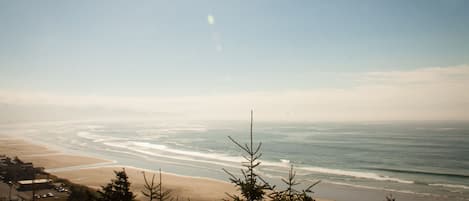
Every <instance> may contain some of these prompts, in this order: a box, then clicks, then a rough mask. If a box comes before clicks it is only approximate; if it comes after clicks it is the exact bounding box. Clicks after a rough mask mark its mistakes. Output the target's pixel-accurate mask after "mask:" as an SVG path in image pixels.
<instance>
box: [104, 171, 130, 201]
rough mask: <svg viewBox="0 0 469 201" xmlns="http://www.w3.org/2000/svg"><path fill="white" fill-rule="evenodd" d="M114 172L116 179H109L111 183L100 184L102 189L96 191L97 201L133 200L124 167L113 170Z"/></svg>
mask: <svg viewBox="0 0 469 201" xmlns="http://www.w3.org/2000/svg"><path fill="white" fill-rule="evenodd" d="M114 173H115V174H116V179H113V180H111V183H109V184H107V185H106V186H102V190H100V191H98V194H99V195H100V197H99V198H98V201H135V195H134V194H133V193H132V192H131V191H130V182H129V180H128V179H129V178H128V177H127V174H126V173H125V169H122V171H114Z"/></svg>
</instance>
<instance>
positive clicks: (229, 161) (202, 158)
mask: <svg viewBox="0 0 469 201" xmlns="http://www.w3.org/2000/svg"><path fill="white" fill-rule="evenodd" d="M103 144H105V145H108V146H112V147H118V148H122V149H128V150H131V151H134V152H138V153H141V154H146V155H151V156H157V157H164V158H171V159H176V160H185V161H193V162H203V163H210V164H216V165H222V166H227V167H239V166H237V165H236V163H237V164H239V163H241V162H242V161H244V160H245V159H244V158H242V157H237V156H228V155H225V154H218V153H202V152H195V151H186V150H179V149H173V148H169V147H168V146H166V145H161V144H153V143H148V142H140V141H127V142H104V143H103ZM158 152H160V153H158ZM168 153H171V154H168ZM261 162H262V165H263V166H273V167H282V168H288V167H289V165H290V161H289V160H287V159H280V162H273V161H261ZM297 169H300V170H304V171H309V172H317V173H323V174H332V175H341V176H349V177H355V178H363V179H371V180H377V181H392V182H398V183H406V184H412V183H414V182H413V181H408V180H404V179H399V178H393V177H389V176H383V175H378V174H376V173H370V172H358V171H349V170H340V169H329V168H322V167H311V166H310V167H297Z"/></svg>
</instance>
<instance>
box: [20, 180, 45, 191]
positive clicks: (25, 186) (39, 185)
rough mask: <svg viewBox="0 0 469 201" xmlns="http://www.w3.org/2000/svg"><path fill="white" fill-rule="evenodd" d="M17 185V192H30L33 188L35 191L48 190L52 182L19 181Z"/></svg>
mask: <svg viewBox="0 0 469 201" xmlns="http://www.w3.org/2000/svg"><path fill="white" fill-rule="evenodd" d="M18 185H19V187H18V190H21V191H28V190H32V189H33V188H34V189H36V190H40V189H49V188H52V180H51V179H34V180H21V181H18Z"/></svg>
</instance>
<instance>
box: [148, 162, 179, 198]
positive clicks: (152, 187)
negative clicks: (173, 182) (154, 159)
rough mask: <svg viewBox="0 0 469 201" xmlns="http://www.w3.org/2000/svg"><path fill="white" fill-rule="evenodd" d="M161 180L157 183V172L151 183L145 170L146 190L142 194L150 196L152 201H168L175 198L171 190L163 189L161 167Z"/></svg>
mask: <svg viewBox="0 0 469 201" xmlns="http://www.w3.org/2000/svg"><path fill="white" fill-rule="evenodd" d="M159 175H160V181H159V183H158V184H155V174H153V176H152V178H151V183H150V182H149V181H148V180H147V178H146V176H145V172H143V179H144V180H145V185H144V191H142V194H143V195H144V196H145V197H148V199H150V201H153V200H156V201H168V200H173V199H172V198H171V190H163V183H162V177H161V169H160V170H159Z"/></svg>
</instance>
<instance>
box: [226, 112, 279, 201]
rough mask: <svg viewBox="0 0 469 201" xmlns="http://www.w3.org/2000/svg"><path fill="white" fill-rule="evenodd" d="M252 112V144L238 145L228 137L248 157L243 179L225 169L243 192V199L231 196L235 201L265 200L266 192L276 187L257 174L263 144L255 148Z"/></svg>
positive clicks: (244, 164) (244, 163)
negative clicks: (256, 169)
mask: <svg viewBox="0 0 469 201" xmlns="http://www.w3.org/2000/svg"><path fill="white" fill-rule="evenodd" d="M252 116H253V115H252V110H251V132H250V137H251V139H250V144H249V145H248V144H245V145H244V146H243V145H241V144H240V143H238V142H237V141H236V140H234V139H233V138H231V137H230V136H229V137H228V138H229V139H230V140H231V141H232V142H233V143H234V144H236V145H237V146H238V147H239V148H241V150H243V151H244V152H245V154H246V155H243V157H244V158H245V159H246V161H245V162H243V163H242V166H244V169H241V173H242V174H243V178H238V177H236V176H235V175H233V174H232V173H230V172H228V171H227V170H225V169H223V171H225V172H226V173H227V174H228V175H230V181H231V183H233V184H235V186H237V187H238V189H239V190H240V191H241V195H242V197H240V196H238V195H230V194H227V195H228V196H230V197H231V198H232V199H233V200H235V201H261V200H264V196H265V191H266V190H273V188H274V187H272V186H270V185H269V184H268V183H267V182H265V181H264V180H263V179H262V178H261V177H260V176H259V175H257V174H256V173H255V168H256V167H257V166H259V165H260V163H261V162H259V160H258V159H259V158H260V157H261V156H262V154H261V153H259V150H260V148H261V146H262V143H259V144H257V146H255V147H254V146H253V142H252V119H253V118H252Z"/></svg>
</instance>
